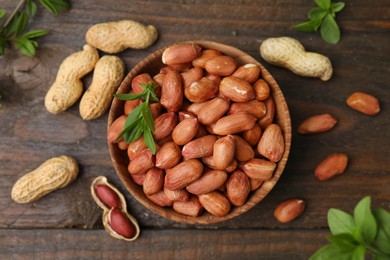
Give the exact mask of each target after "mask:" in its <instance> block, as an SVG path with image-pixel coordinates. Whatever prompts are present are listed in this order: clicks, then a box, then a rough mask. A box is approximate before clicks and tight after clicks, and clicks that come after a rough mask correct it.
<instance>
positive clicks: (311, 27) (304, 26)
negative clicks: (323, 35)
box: [293, 19, 321, 32]
mask: <svg viewBox="0 0 390 260" xmlns="http://www.w3.org/2000/svg"><path fill="white" fill-rule="evenodd" d="M320 25H321V19H316V20H311V21H308V22H304V23H300V24H297V25H295V26H294V27H293V28H294V29H296V30H299V31H303V32H315V31H317V30H318V27H319V26H320Z"/></svg>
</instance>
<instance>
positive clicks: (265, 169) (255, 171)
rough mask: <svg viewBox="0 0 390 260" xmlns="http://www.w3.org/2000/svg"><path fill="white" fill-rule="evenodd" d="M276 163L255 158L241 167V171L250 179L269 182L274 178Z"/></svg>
mask: <svg viewBox="0 0 390 260" xmlns="http://www.w3.org/2000/svg"><path fill="white" fill-rule="evenodd" d="M275 168H276V163H274V162H271V161H268V160H264V159H258V158H254V159H251V160H249V161H247V162H246V163H244V164H243V165H242V166H241V169H242V170H243V171H244V172H245V173H246V175H248V177H249V178H252V179H258V180H262V181H268V180H270V179H271V178H272V175H273V173H274V170H275Z"/></svg>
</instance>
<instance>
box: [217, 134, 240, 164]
mask: <svg viewBox="0 0 390 260" xmlns="http://www.w3.org/2000/svg"><path fill="white" fill-rule="evenodd" d="M235 147H236V145H235V140H234V137H233V136H232V135H227V136H224V137H221V138H219V139H218V140H217V141H216V142H215V143H214V148H213V160H214V165H215V168H217V169H218V170H224V169H226V168H227V167H228V166H229V164H230V163H231V161H232V160H233V158H234V151H235Z"/></svg>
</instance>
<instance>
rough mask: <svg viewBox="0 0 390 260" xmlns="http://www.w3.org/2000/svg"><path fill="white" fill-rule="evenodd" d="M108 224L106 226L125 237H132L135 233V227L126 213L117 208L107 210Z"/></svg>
mask: <svg viewBox="0 0 390 260" xmlns="http://www.w3.org/2000/svg"><path fill="white" fill-rule="evenodd" d="M108 225H109V227H108V228H110V229H112V230H113V231H115V232H116V233H117V234H119V235H121V236H123V237H125V238H127V239H131V238H134V237H135V236H136V235H137V229H136V227H135V226H134V224H133V223H132V222H131V221H130V219H129V218H128V217H127V215H125V214H123V212H121V211H120V210H119V209H117V208H112V209H111V210H110V211H109V213H108Z"/></svg>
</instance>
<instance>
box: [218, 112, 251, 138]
mask: <svg viewBox="0 0 390 260" xmlns="http://www.w3.org/2000/svg"><path fill="white" fill-rule="evenodd" d="M255 123H256V118H255V117H254V116H252V115H250V114H248V113H245V112H244V113H235V114H231V115H228V116H224V117H221V118H220V119H219V120H218V121H217V122H216V124H215V126H214V128H213V132H214V133H215V134H217V135H229V134H236V133H240V132H243V131H245V130H249V129H252V128H253V127H254V126H255Z"/></svg>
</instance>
